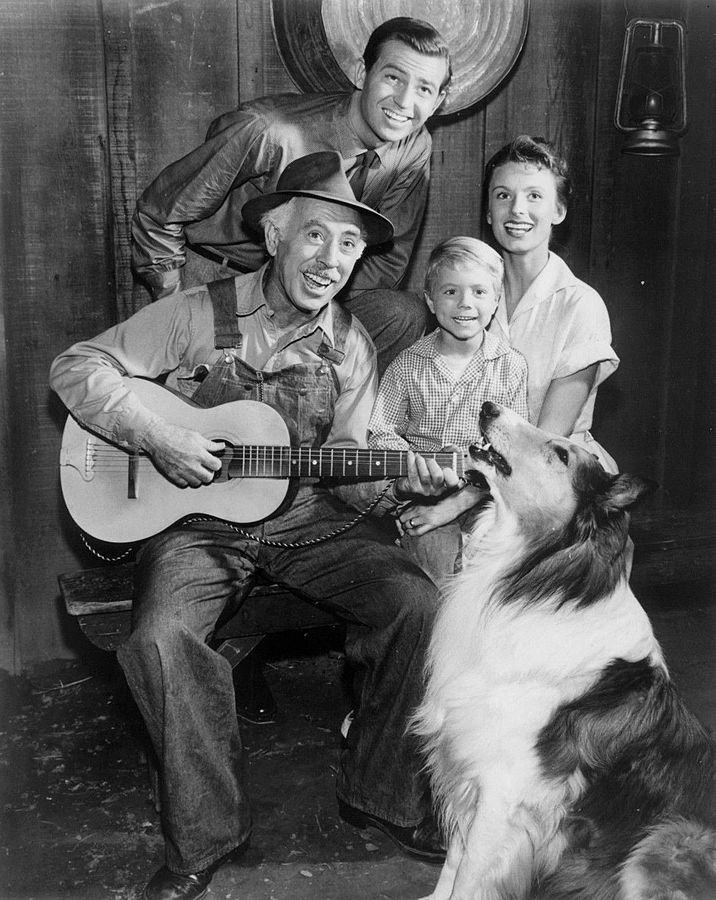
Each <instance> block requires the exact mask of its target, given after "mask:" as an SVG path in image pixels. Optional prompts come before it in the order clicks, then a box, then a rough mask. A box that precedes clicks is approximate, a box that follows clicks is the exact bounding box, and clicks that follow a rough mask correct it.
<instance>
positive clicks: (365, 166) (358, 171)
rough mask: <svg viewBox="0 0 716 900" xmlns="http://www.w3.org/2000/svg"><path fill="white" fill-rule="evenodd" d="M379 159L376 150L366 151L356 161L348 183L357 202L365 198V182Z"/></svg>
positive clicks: (349, 174)
mask: <svg viewBox="0 0 716 900" xmlns="http://www.w3.org/2000/svg"><path fill="white" fill-rule="evenodd" d="M377 157H378V154H377V153H376V152H375V150H366V152H365V153H361V155H360V156H359V157H358V159H357V160H356V163H355V165H354V166H353V168H352V169H351V170H350V172H349V173H348V182H349V184H350V186H351V187H352V188H353V193H354V194H355V195H356V200H360V199H361V197H362V196H363V188H364V187H365V180H366V178H367V177H368V170H369V169H370V168H372V166H373V163H374V162H375V160H376V159H377Z"/></svg>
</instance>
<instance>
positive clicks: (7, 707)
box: [0, 585, 716, 900]
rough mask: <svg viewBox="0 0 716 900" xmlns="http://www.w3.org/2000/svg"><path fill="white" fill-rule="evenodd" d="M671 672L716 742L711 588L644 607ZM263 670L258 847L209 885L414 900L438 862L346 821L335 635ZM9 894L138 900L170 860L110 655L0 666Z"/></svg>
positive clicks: (214, 892) (330, 899) (255, 898)
mask: <svg viewBox="0 0 716 900" xmlns="http://www.w3.org/2000/svg"><path fill="white" fill-rule="evenodd" d="M642 599H643V601H644V605H645V606H646V607H647V609H648V611H649V612H650V614H651V616H652V619H653V621H654V626H655V629H656V631H657V634H658V636H659V638H660V640H661V641H662V644H663V646H664V650H665V652H666V656H667V660H668V661H669V663H670V668H671V670H672V675H673V677H674V679H675V681H676V682H677V684H679V685H680V687H681V689H682V692H683V694H684V695H685V697H686V699H687V702H688V703H689V705H690V706H691V708H692V709H693V710H694V711H695V712H696V713H697V714H698V715H699V716H700V718H701V719H702V721H704V722H705V723H706V724H707V725H708V726H709V727H710V728H711V729H712V730H713V731H715V732H716V693H715V690H714V689H715V688H716V654H715V653H714V650H715V649H716V594H715V592H714V588H713V586H709V585H690V586H684V587H681V588H679V589H676V590H668V591H667V590H661V591H658V592H657V591H652V592H651V594H650V595H649V596H648V597H643V598H642ZM266 652H267V664H266V675H267V679H268V681H269V683H270V684H271V687H272V689H273V691H274V694H275V696H276V699H277V701H278V703H279V707H280V710H281V714H280V720H279V721H278V722H277V724H275V725H263V726H245V727H244V728H243V736H244V740H245V747H246V758H247V762H248V775H249V781H250V790H251V796H252V801H253V808H254V820H255V825H254V832H253V835H252V840H251V848H250V849H249V851H248V853H247V854H246V855H245V856H243V857H242V858H241V859H239V860H235V861H232V862H230V863H229V864H227V865H226V866H224V867H223V868H222V869H220V870H219V872H217V874H216V875H215V876H214V880H213V882H212V887H211V891H210V893H209V897H216V898H222V900H248V898H250V900H304V898H306V900H308V898H312V900H313V898H321V900H324V898H325V900H349V898H361V900H362V898H378V900H382V898H389V900H403V898H405V900H408V898H412V900H414V898H418V897H421V896H424V895H425V894H426V893H429V891H430V890H431V888H432V886H433V885H434V882H435V879H436V878H437V873H438V869H437V868H436V867H435V866H431V865H427V864H423V863H419V862H416V861H414V860H410V859H408V858H406V857H404V856H402V855H401V854H400V853H399V852H398V851H397V850H396V849H395V848H394V846H393V845H392V844H391V843H390V841H389V840H388V839H387V838H385V837H384V836H382V835H380V834H376V833H373V832H358V831H356V830H355V829H353V828H351V827H350V826H348V825H346V824H344V823H342V822H341V820H340V819H339V818H338V816H337V812H336V804H335V796H334V791H333V782H334V774H335V771H336V765H337V761H338V746H339V743H338V742H339V726H340V723H341V721H342V719H343V716H344V715H345V713H346V711H347V709H348V705H349V704H348V700H347V698H346V693H345V691H344V688H343V682H342V677H343V662H342V658H341V655H340V630H339V629H327V630H325V631H323V632H320V633H318V634H317V635H316V634H314V635H313V636H312V637H311V638H310V639H309V638H300V637H299V638H296V637H293V638H291V639H290V640H286V639H283V640H280V639H274V642H273V644H271V645H269V646H268V647H267V648H266ZM0 689H1V693H2V704H3V705H2V719H1V720H0V722H1V723H2V724H0V728H1V729H2V731H1V732H0V784H1V787H2V797H1V798H0V808H1V809H2V837H1V840H0V900H60V898H68V900H103V898H116V900H136V898H138V897H139V895H140V892H141V888H142V886H143V885H144V883H145V881H146V880H147V879H148V878H149V876H150V875H151V874H152V873H153V872H154V870H155V869H156V868H158V866H160V865H161V863H162V854H163V851H162V846H163V844H162V838H161V833H160V830H159V824H158V817H157V814H156V812H155V810H154V808H153V805H152V795H151V790H150V787H149V781H148V777H147V770H146V766H145V764H144V761H143V759H142V756H141V746H142V742H141V734H142V728H141V723H140V722H139V720H138V718H137V715H136V712H135V710H134V707H133V705H132V703H131V701H130V699H129V698H128V696H127V693H126V689H125V687H124V683H123V680H122V677H121V674H120V673H119V671H118V669H117V667H116V665H115V664H114V661H113V657H111V656H110V655H108V654H99V653H96V652H91V651H90V650H89V649H88V652H87V654H86V656H85V657H83V661H82V662H55V663H52V664H48V665H45V666H43V667H41V668H39V669H37V670H35V671H33V672H32V673H31V674H30V675H29V676H28V677H25V678H10V677H9V676H8V675H7V674H6V673H3V672H1V671H0Z"/></svg>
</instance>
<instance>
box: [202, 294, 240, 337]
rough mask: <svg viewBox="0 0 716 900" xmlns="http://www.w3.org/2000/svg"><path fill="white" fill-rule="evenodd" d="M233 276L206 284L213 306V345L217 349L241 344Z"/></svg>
mask: <svg viewBox="0 0 716 900" xmlns="http://www.w3.org/2000/svg"><path fill="white" fill-rule="evenodd" d="M235 280H236V279H235V278H233V277H232V278H222V279H221V280H219V281H211V282H209V284H208V285H207V288H208V290H209V297H210V298H211V303H212V306H213V307H214V346H215V347H216V349H217V350H225V349H226V348H228V347H233V348H234V349H236V350H238V349H239V347H240V346H241V332H240V331H239V320H238V317H237V315H236V284H235Z"/></svg>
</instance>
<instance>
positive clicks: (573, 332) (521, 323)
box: [491, 252, 619, 472]
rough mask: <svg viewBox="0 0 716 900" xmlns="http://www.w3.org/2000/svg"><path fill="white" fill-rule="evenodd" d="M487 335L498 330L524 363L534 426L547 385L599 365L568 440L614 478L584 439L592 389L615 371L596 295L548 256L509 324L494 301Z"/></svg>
mask: <svg viewBox="0 0 716 900" xmlns="http://www.w3.org/2000/svg"><path fill="white" fill-rule="evenodd" d="M491 329H492V330H495V331H497V330H498V329H499V330H500V331H501V332H502V334H503V336H504V337H505V338H506V339H507V340H508V341H509V342H510V344H512V346H513V347H514V348H515V349H516V350H519V351H520V353H521V354H522V355H523V356H524V357H525V359H526V360H527V367H528V376H527V395H528V396H527V400H528V405H529V417H530V421H531V422H533V423H534V424H537V422H538V420H539V415H540V412H541V410H542V405H543V403H544V398H545V395H546V394H547V389H548V388H549V386H550V384H551V382H552V381H553V379H555V378H564V377H566V376H567V375H573V374H574V373H575V372H579V371H580V370H581V369H585V368H586V367H587V366H591V365H593V364H594V363H598V364H599V365H598V366H597V373H596V377H595V379H594V384H593V385H592V389H591V391H590V392H589V395H588V397H587V399H586V401H585V403H584V406H583V407H582V409H581V410H580V412H579V415H578V416H577V420H576V422H575V425H574V432H573V433H572V435H571V436H570V437H571V440H574V441H577V442H578V443H582V444H587V445H588V449H589V450H590V451H591V452H592V453H594V454H595V455H596V456H598V457H599V458H600V460H601V461H602V464H603V465H604V466H605V468H607V469H608V470H610V471H614V472H616V471H617V467H616V464H615V463H614V460H613V459H612V458H611V457H610V456H609V454H608V453H606V451H605V450H604V449H603V448H602V447H600V446H599V444H598V443H597V442H596V441H595V440H594V439H593V438H592V436H591V435H590V433H589V429H590V428H591V425H592V416H593V413H594V402H595V400H596V397H597V388H598V387H599V385H600V384H601V383H602V382H603V381H605V380H606V379H607V378H608V377H609V376H610V375H611V374H612V373H613V372H615V371H616V369H617V367H618V365H619V357H618V356H617V355H616V353H615V352H614V350H613V349H612V346H611V341H612V332H611V326H610V323H609V313H608V312H607V308H606V306H605V304H604V301H603V300H602V298H601V297H600V296H599V294H598V293H597V292H596V291H595V290H594V289H593V288H591V287H590V286H589V285H588V284H585V283H584V282H583V281H580V280H579V279H578V278H576V277H575V276H574V275H573V274H572V272H571V270H570V268H569V266H568V265H567V264H566V263H565V262H564V260H562V259H561V258H560V257H559V256H557V255H556V254H554V253H552V252H550V254H549V258H548V260H547V265H546V266H545V267H544V269H543V270H542V271H541V272H540V273H539V275H538V276H537V277H536V278H535V280H534V281H533V282H532V284H531V285H530V286H529V288H528V289H527V291H526V292H525V294H524V296H523V297H522V298H521V299H520V301H519V303H518V304H517V307H516V308H515V311H514V312H513V314H512V318H511V319H510V321H509V323H508V321H507V308H506V305H505V298H504V295H503V296H502V297H501V298H500V302H499V305H498V307H497V313H496V315H495V319H494V320H493V322H492V325H491Z"/></svg>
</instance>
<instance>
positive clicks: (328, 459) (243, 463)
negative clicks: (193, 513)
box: [228, 445, 464, 478]
mask: <svg viewBox="0 0 716 900" xmlns="http://www.w3.org/2000/svg"><path fill="white" fill-rule="evenodd" d="M421 455H422V456H425V457H429V458H433V459H435V460H437V462H438V463H439V465H440V466H441V468H445V469H447V468H449V469H453V470H454V471H455V472H456V473H457V474H458V475H462V474H463V468H464V467H463V462H464V457H463V455H462V454H461V453H450V452H439V453H423V454H421ZM407 471H408V454H407V453H406V452H405V451H404V450H351V449H344V448H340V447H339V448H336V449H326V448H324V447H321V448H318V449H316V450H313V449H311V448H310V447H295V448H294V447H286V446H276V447H270V446H268V447H267V446H261V447H259V446H250V445H244V446H241V447H234V448H233V449H232V452H231V459H230V461H229V466H228V476H229V478H291V477H300V478H307V477H316V478H347V477H348V478H381V477H390V478H397V477H400V476H401V475H406V474H407Z"/></svg>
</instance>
